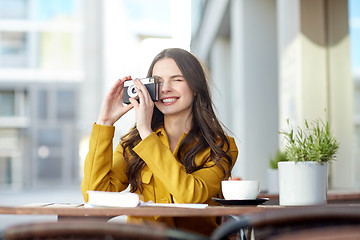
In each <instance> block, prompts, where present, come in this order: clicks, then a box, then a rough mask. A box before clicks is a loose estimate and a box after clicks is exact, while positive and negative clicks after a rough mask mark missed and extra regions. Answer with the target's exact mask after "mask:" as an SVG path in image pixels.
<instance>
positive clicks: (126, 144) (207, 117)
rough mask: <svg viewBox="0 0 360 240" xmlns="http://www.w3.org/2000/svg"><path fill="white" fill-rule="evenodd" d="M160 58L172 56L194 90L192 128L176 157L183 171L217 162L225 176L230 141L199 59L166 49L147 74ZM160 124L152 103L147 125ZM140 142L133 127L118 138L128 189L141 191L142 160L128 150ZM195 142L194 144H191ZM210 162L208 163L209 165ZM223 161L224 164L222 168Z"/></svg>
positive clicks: (160, 117) (160, 115) (229, 161)
mask: <svg viewBox="0 0 360 240" xmlns="http://www.w3.org/2000/svg"><path fill="white" fill-rule="evenodd" d="M163 58H171V59H173V60H174V61H175V62H176V64H177V66H178V67H179V69H180V71H181V73H182V74H183V76H184V78H185V79H186V81H187V83H188V85H189V87H190V88H191V89H192V90H193V91H194V93H196V95H195V97H194V101H193V104H192V113H193V114H192V115H193V119H192V129H191V130H190V131H189V133H188V134H187V135H186V137H185V138H184V140H183V141H182V142H181V144H180V147H179V150H178V154H177V158H178V159H179V161H180V162H181V163H182V164H183V165H184V166H185V170H186V172H187V173H192V172H195V171H197V170H199V169H202V168H205V167H211V166H214V165H217V166H218V167H220V169H221V170H222V172H223V174H224V178H225V176H227V175H228V174H229V173H230V170H231V166H232V164H233V159H232V155H231V153H230V144H229V141H228V138H227V136H226V135H225V133H224V130H223V128H222V126H221V124H220V122H219V121H218V119H217V117H216V115H215V113H214V110H213V104H212V101H211V97H210V91H209V87H208V83H207V79H206V76H205V72H204V69H203V67H202V65H201V63H200V62H199V60H198V59H197V58H196V57H195V56H194V55H192V54H191V53H189V52H188V51H186V50H183V49H179V48H169V49H165V50H163V51H162V52H160V53H159V54H158V55H157V56H156V57H155V58H154V60H153V61H152V63H151V65H150V67H149V70H148V74H147V76H148V77H150V76H152V73H153V68H154V65H155V64H156V63H157V61H159V60H160V59H163ZM163 124H164V115H163V113H162V112H160V111H159V110H158V109H157V107H156V106H154V112H153V117H152V121H151V128H152V130H153V131H156V130H157V129H159V128H160V127H161V126H163ZM140 141H141V138H140V135H139V132H138V131H137V129H136V124H135V126H134V127H133V128H132V129H131V130H130V132H129V133H128V134H126V135H125V136H124V137H122V139H121V145H122V147H123V149H124V153H123V155H124V158H125V160H126V161H127V163H128V169H127V176H128V180H129V183H130V184H131V191H132V192H135V191H136V190H140V191H142V189H143V186H142V182H141V175H140V173H141V169H142V168H143V167H144V166H145V165H146V164H145V162H144V161H143V160H142V159H140V157H139V156H138V155H137V154H136V153H135V152H134V151H133V150H132V149H133V148H134V147H135V146H136V145H137V144H138V143H139V142H140ZM195 142H196V144H194V143H195ZM208 148H210V155H209V156H208V157H207V159H205V160H204V161H203V162H202V163H200V164H196V162H195V158H196V155H197V154H198V153H201V152H203V151H205V150H207V149H208ZM210 161H211V164H209V163H210ZM224 164H225V167H224Z"/></svg>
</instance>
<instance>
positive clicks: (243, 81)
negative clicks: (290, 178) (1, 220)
mask: <svg viewBox="0 0 360 240" xmlns="http://www.w3.org/2000/svg"><path fill="white" fill-rule="evenodd" d="M349 12H350V13H352V12H353V13H355V12H357V14H356V15H354V14H353V15H349ZM359 12H360V6H359V1H352V0H350V1H349V2H348V1H346V0H345V1H337V0H314V1H307V0H267V1H263V0H221V1H217V0H207V1H198V2H197V3H193V16H194V18H193V21H192V22H193V32H192V43H191V49H192V51H193V52H194V53H195V54H196V55H198V56H199V57H200V58H201V59H202V60H203V61H204V62H206V63H207V65H208V67H209V69H210V72H211V74H212V77H213V79H214V82H215V85H216V87H217V89H218V93H217V94H218V95H217V96H216V98H215V99H216V100H215V103H216V105H217V108H218V109H219V112H220V116H222V118H223V122H224V123H225V124H226V125H227V126H228V127H229V128H230V129H231V130H232V131H233V133H234V134H235V135H236V136H237V140H238V141H237V143H238V146H239V158H238V163H237V165H236V167H235V169H234V174H237V175H240V176H241V177H243V178H245V179H259V180H260V183H261V186H262V189H266V186H267V182H266V169H267V168H268V166H269V158H270V157H271V156H272V155H273V154H274V152H275V151H276V149H277V148H278V147H281V146H282V145H283V143H282V141H281V139H282V138H281V137H279V134H278V131H279V130H281V129H286V119H289V120H290V121H291V123H292V125H293V126H295V127H296V126H299V125H301V124H303V122H304V119H308V120H315V119H318V118H322V119H325V120H330V121H331V124H332V127H333V132H334V135H335V137H336V138H337V140H338V141H339V142H340V150H339V153H338V158H337V161H335V162H334V163H333V164H331V166H330V169H329V170H330V179H329V180H330V182H329V183H330V188H359V187H360V178H359V175H358V174H357V173H358V172H359V170H360V164H359V162H360V161H359V160H360V156H359V154H360V153H359V150H358V149H360V144H359V139H360V132H359V128H360V125H359V124H360V122H359V116H360V109H359V95H360V92H359V69H360V64H359V57H360V56H359V55H360V52H359V42H360V41H359V36H360V35H359ZM349 16H350V20H349ZM349 23H350V24H349ZM349 28H351V31H352V34H351V35H350V34H349ZM350 36H354V37H355V36H357V39H358V40H357V41H354V40H352V41H351V44H352V45H351V44H350ZM353 39H355V38H353ZM350 52H351V53H352V56H353V57H352V62H351V55H350ZM355 59H357V60H356V62H355ZM352 68H353V69H354V70H352ZM355 68H357V70H355ZM354 86H356V87H354ZM354 90H356V92H355V97H354ZM324 109H326V112H324ZM355 130H356V131H355Z"/></svg>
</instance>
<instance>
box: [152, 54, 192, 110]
mask: <svg viewBox="0 0 360 240" xmlns="http://www.w3.org/2000/svg"><path fill="white" fill-rule="evenodd" d="M153 76H154V77H157V78H159V80H160V97H159V99H160V100H159V101H158V102H155V105H156V107H157V108H158V109H159V110H160V111H161V112H162V113H163V114H164V115H165V116H182V117H188V116H189V115H191V113H192V102H193V100H194V91H193V90H191V89H190V87H189V85H188V83H187V81H186V79H185V78H184V77H183V75H182V73H181V71H180V69H179V68H178V66H177V64H176V62H175V61H174V59H172V58H163V59H160V60H159V61H158V62H156V63H155V65H154V69H153Z"/></svg>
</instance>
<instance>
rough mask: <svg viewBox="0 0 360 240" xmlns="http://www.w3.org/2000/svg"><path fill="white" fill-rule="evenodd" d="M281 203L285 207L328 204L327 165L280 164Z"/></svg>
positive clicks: (304, 163)
mask: <svg viewBox="0 0 360 240" xmlns="http://www.w3.org/2000/svg"><path fill="white" fill-rule="evenodd" d="M278 168H279V203H280V205H284V206H294V205H321V204H326V202H327V198H326V197H327V164H326V163H324V164H320V163H316V162H292V161H288V162H279V163H278Z"/></svg>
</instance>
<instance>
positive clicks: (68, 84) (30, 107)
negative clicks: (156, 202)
mask: <svg viewBox="0 0 360 240" xmlns="http://www.w3.org/2000/svg"><path fill="white" fill-rule="evenodd" d="M80 7H81V1H73V0H65V1H59V0H49V1H47V0H0V102H1V103H0V141H1V143H0V186H1V187H6V186H10V187H13V188H22V187H27V186H28V187H29V186H39V185H41V184H44V183H46V184H49V183H50V184H54V183H55V184H69V183H73V182H75V181H78V173H77V172H78V170H77V169H78V161H77V159H78V148H79V144H78V140H79V132H78V129H77V126H76V124H77V119H78V111H79V83H80V82H81V80H82V79H83V68H82V57H81V53H82V49H81V40H82V36H81V32H82V19H81V11H80V10H81V8H80Z"/></svg>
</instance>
